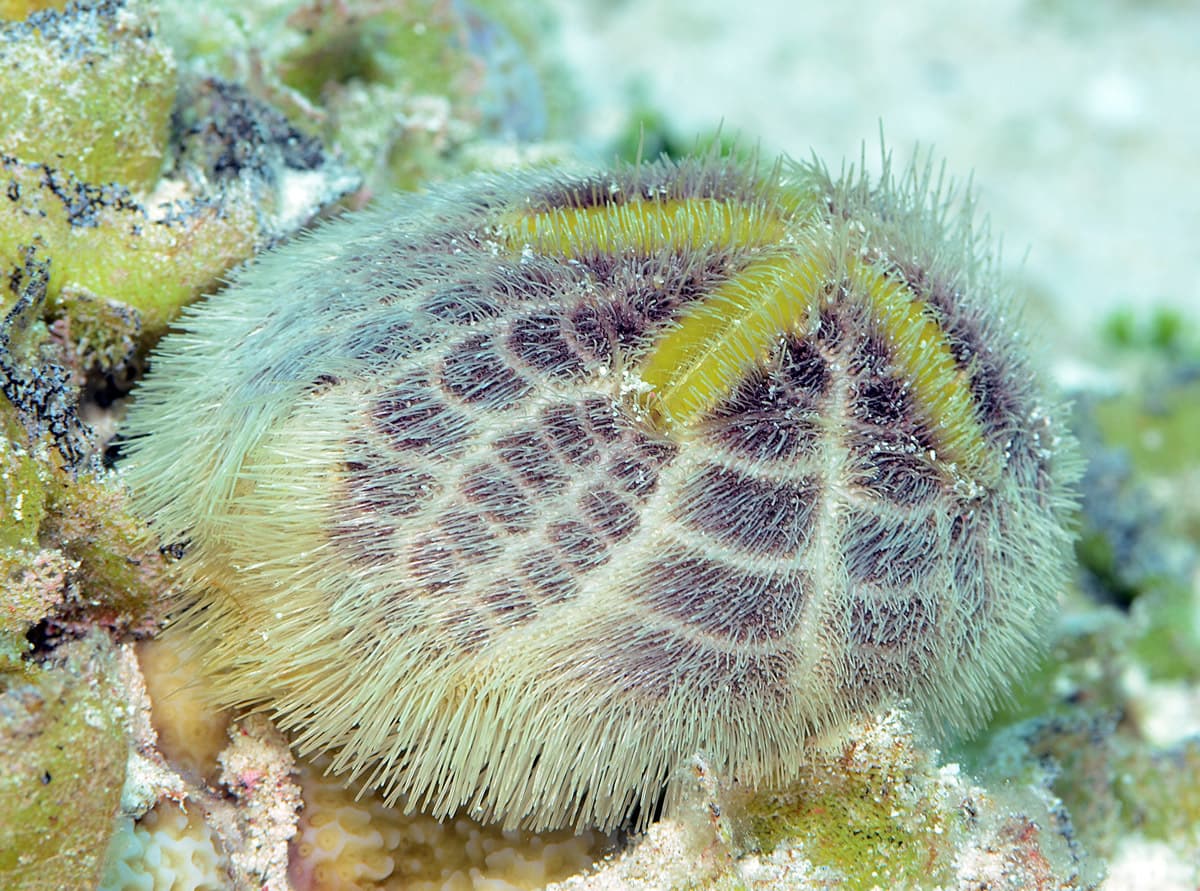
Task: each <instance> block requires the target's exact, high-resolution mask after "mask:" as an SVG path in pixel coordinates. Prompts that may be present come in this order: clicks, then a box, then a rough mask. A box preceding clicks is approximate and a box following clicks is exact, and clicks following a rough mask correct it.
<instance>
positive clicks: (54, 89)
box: [0, 0, 175, 192]
mask: <svg viewBox="0 0 1200 891" xmlns="http://www.w3.org/2000/svg"><path fill="white" fill-rule="evenodd" d="M141 9H143V7H142V6H141V4H140V3H136V2H129V3H127V2H123V0H102V2H86V0H85V2H78V3H75V4H74V5H73V6H72V8H71V10H70V11H61V12H60V11H55V10H49V11H44V12H37V13H34V14H33V15H31V16H30V17H29V18H28V19H26V20H25V21H21V22H14V23H0V66H2V67H3V70H4V77H3V78H0V134H2V137H3V138H2V139H0V149H2V150H3V152H4V154H5V155H10V156H14V157H17V158H21V159H23V160H26V161H43V160H44V161H50V160H51V159H55V160H56V161H57V163H58V164H59V165H61V166H62V167H63V168H64V169H65V171H66V172H69V173H71V174H72V175H74V176H76V177H78V178H79V179H81V180H83V181H85V182H90V183H97V184H100V183H110V182H118V183H122V184H123V185H124V186H126V187H127V188H129V189H132V190H133V191H136V192H140V191H144V190H148V189H149V188H151V187H152V186H153V185H154V183H155V182H157V181H158V177H159V173H160V170H161V168H162V165H163V161H164V159H165V157H166V152H167V137H168V130H169V124H170V117H171V108H172V106H173V104H174V101H175V61H174V59H173V57H172V55H171V52H170V50H168V49H167V48H166V47H165V46H163V45H162V43H161V42H160V41H158V40H155V39H154V36H153V27H152V23H151V22H150V21H149V20H148V19H147V17H146V16H145V15H144V14H139V11H140V10H141Z"/></svg>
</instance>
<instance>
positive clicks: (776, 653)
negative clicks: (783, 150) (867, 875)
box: [126, 156, 1077, 828]
mask: <svg viewBox="0 0 1200 891" xmlns="http://www.w3.org/2000/svg"><path fill="white" fill-rule="evenodd" d="M948 206H949V201H948V198H947V197H946V196H945V195H944V194H943V192H942V190H941V189H940V187H939V186H938V184H937V183H932V184H931V182H930V176H929V172H928V169H919V168H914V169H912V170H909V171H908V172H906V173H905V174H903V175H902V176H900V177H899V179H898V180H897V178H895V177H894V176H893V175H891V174H890V173H887V172H885V174H884V176H883V178H882V180H881V181H880V182H878V183H875V184H873V183H871V182H869V181H868V179H867V178H865V177H864V176H862V175H858V174H854V173H852V174H850V175H847V176H844V177H843V178H841V179H840V180H834V179H832V178H831V177H830V176H829V175H828V174H827V173H826V172H825V170H824V169H823V168H822V167H820V166H819V165H817V164H815V163H813V164H799V165H798V164H793V163H790V162H782V163H780V164H778V165H776V166H774V167H772V168H769V169H761V168H757V167H755V166H752V165H747V164H743V163H741V162H738V161H735V160H733V159H731V158H727V157H717V156H708V157H704V158H700V159H697V160H689V161H683V162H679V163H672V162H665V161H664V162H659V163H656V164H650V165H643V166H637V167H622V168H619V169H616V170H614V171H611V172H604V173H594V174H586V175H572V174H567V173H560V172H533V173H518V174H512V175H508V176H500V177H479V178H474V179H470V180H466V181H463V182H460V183H458V184H454V185H450V186H444V187H440V188H438V189H435V190H434V191H432V192H431V193H430V194H429V195H427V196H424V197H414V196H410V195H405V196H397V197H395V198H392V199H390V200H387V201H385V202H382V203H381V204H380V205H379V206H378V207H376V208H375V209H373V210H370V211H367V212H365V213H361V214H358V215H354V216H349V217H347V218H345V219H343V220H341V221H338V222H335V223H332V224H330V225H327V226H325V227H323V228H321V229H319V230H318V231H317V232H315V233H314V234H312V235H309V236H306V237H304V238H301V239H299V240H297V241H296V242H295V243H293V244H291V245H290V246H288V247H285V248H283V249H282V250H280V251H278V252H277V253H274V254H272V255H269V256H267V257H265V258H263V259H262V260H260V261H259V262H257V263H256V264H254V265H253V266H252V267H251V268H249V269H248V270H246V271H244V272H243V273H242V274H241V275H240V277H239V278H238V280H237V281H236V282H235V283H234V284H233V285H232V286H231V287H230V288H229V289H228V290H226V291H225V292H224V293H222V294H220V295H218V296H217V297H214V298H212V299H211V300H209V301H208V302H207V303H206V304H205V305H203V306H201V307H199V308H197V309H195V310H194V311H192V312H191V313H189V314H188V315H187V316H186V317H185V318H184V320H183V323H182V325H183V328H184V331H183V332H182V333H179V334H175V335H172V336H170V337H169V338H167V339H166V341H164V343H163V346H162V348H161V350H160V351H159V353H158V354H157V355H156V357H155V359H154V363H153V372H152V374H151V375H150V377H149V379H148V380H147V381H146V383H145V384H144V385H143V386H142V387H141V389H140V390H139V391H138V393H137V398H136V403H135V405H134V407H133V409H132V411H131V413H130V416H129V420H128V424H127V427H126V430H127V432H128V433H129V434H130V435H131V437H132V440H133V441H132V443H131V445H130V452H131V455H130V458H129V461H128V462H127V463H128V465H129V466H128V478H129V480H130V482H131V484H132V486H133V488H134V490H135V492H136V494H137V497H138V499H139V502H140V504H141V506H142V508H143V509H144V510H145V512H146V513H147V515H148V516H151V517H153V518H154V522H155V527H156V529H157V530H158V532H159V534H160V535H161V536H162V537H163V539H164V540H165V541H186V542H187V556H186V557H185V558H184V560H183V561H182V562H181V563H180V570H181V572H182V573H183V575H184V578H185V580H186V583H187V588H188V590H189V591H190V593H191V596H192V603H191V605H190V606H188V607H187V608H186V609H185V610H184V612H183V615H182V619H181V621H180V623H179V625H178V628H179V629H180V631H181V632H182V633H187V634H191V635H195V636H198V637H199V639H200V641H201V643H202V645H203V646H204V647H205V648H206V649H207V651H208V664H209V670H210V672H211V674H212V676H213V678H214V680H215V682H216V685H217V687H218V689H219V690H220V695H221V697H222V702H223V703H225V704H232V705H238V706H250V705H256V704H266V705H267V706H268V707H269V708H270V709H271V712H272V714H273V715H274V716H275V718H276V720H277V721H278V723H279V724H280V725H281V726H283V727H284V728H286V729H287V730H289V731H290V732H291V733H292V734H293V735H294V738H295V741H296V744H297V745H298V746H299V748H300V749H302V750H304V751H313V750H327V751H330V752H332V753H333V754H334V762H335V768H336V769H338V770H342V771H348V772H350V773H352V774H353V775H354V776H355V777H357V778H358V779H359V781H364V782H366V783H369V784H373V785H380V786H382V787H384V789H385V790H386V791H387V792H388V793H389V794H392V795H394V796H395V797H397V798H398V799H399V798H400V797H401V796H402V797H403V800H404V801H405V802H406V803H407V804H408V805H409V806H413V807H416V806H421V807H426V808H431V809H432V810H433V811H434V812H435V813H437V814H449V813H452V812H454V811H455V810H456V809H458V808H460V807H467V808H469V809H470V810H471V811H472V812H473V813H474V814H475V815H477V816H481V817H484V818H493V819H497V820H500V821H503V822H504V823H505V824H506V825H517V824H524V825H528V826H531V827H535V828H540V827H546V826H554V825H567V824H575V825H594V826H599V827H602V828H611V827H613V826H614V825H617V824H618V823H620V822H622V821H629V820H632V821H633V822H634V823H635V824H637V823H642V822H644V821H645V820H646V819H647V818H648V816H649V815H650V814H651V813H652V811H653V810H654V807H655V805H656V802H658V801H659V799H660V797H661V796H662V794H663V789H664V787H666V789H667V793H668V801H669V799H670V796H671V794H673V792H674V789H675V778H676V776H678V771H679V770H680V768H681V765H683V764H684V763H686V761H687V759H688V758H689V757H690V756H691V755H692V754H693V753H695V752H697V751H702V752H703V753H705V755H706V757H707V758H708V759H709V760H710V762H711V763H712V764H713V765H714V766H715V767H716V768H717V769H719V770H721V771H723V772H724V773H726V774H727V775H731V776H735V777H737V778H738V779H739V780H740V781H742V782H744V783H750V784H768V783H774V782H780V781H785V780H786V779H788V777H789V776H790V775H791V773H792V771H793V769H794V765H795V764H796V763H797V761H798V759H800V758H802V757H803V747H804V745H805V742H806V740H808V739H810V738H811V737H812V736H813V734H814V733H815V732H818V731H826V730H830V729H836V728H837V726H838V725H839V723H840V722H842V721H843V720H844V719H845V718H846V716H847V715H849V714H851V713H854V712H858V711H861V710H869V709H874V708H877V707H879V706H880V705H882V704H885V703H888V702H891V701H895V700H897V699H900V698H909V699H911V700H912V701H913V702H914V703H916V705H917V706H919V707H920V708H921V709H922V710H923V711H924V712H925V713H926V714H929V715H931V716H932V717H933V718H934V719H935V720H945V721H948V722H951V723H954V724H959V725H962V724H967V723H970V722H971V721H972V720H973V719H975V718H976V717H977V716H978V715H979V714H980V712H981V711H983V710H984V709H985V708H986V707H987V706H988V704H989V703H990V702H991V700H992V699H993V698H994V696H995V695H996V694H997V692H998V691H1000V690H1002V689H1003V688H1004V687H1005V686H1006V685H1007V684H1009V683H1010V682H1011V680H1012V679H1013V674H1014V672H1015V671H1019V669H1020V666H1021V665H1022V664H1023V663H1025V662H1026V661H1027V660H1028V658H1029V657H1030V655H1031V654H1032V653H1033V652H1034V651H1035V649H1036V645H1037V642H1038V640H1039V637H1040V634H1041V629H1042V628H1043V627H1044V625H1045V623H1046V619H1047V616H1048V614H1049V612H1050V610H1051V609H1052V606H1053V603H1054V599H1055V593H1056V590H1057V588H1058V586H1059V585H1060V583H1061V582H1062V581H1063V577H1064V572H1065V569H1064V566H1065V562H1066V553H1067V549H1068V544H1069V535H1068V532H1067V531H1066V529H1065V515H1066V513H1067V511H1068V509H1069V506H1070V500H1071V495H1070V491H1069V490H1070V485H1071V484H1072V483H1073V481H1074V478H1075V476H1076V475H1077V467H1076V465H1077V461H1076V458H1075V457H1074V451H1073V445H1072V443H1071V440H1070V438H1069V436H1067V435H1066V434H1065V433H1064V430H1063V427H1062V420H1061V414H1062V412H1061V409H1059V408H1058V406H1057V405H1055V404H1054V403H1053V402H1051V401H1048V400H1047V398H1046V396H1045V395H1044V394H1043V391H1042V389H1041V387H1040V386H1039V384H1038V383H1037V381H1036V378H1035V377H1034V376H1033V374H1032V373H1031V370H1030V367H1029V363H1028V361H1027V359H1026V356H1025V355H1024V352H1023V348H1022V346H1021V342H1020V339H1019V337H1018V336H1017V335H1016V334H1015V333H1014V331H1013V329H1012V325H1011V323H1012V319H1013V316H1014V315H1015V313H1014V312H1012V311H1011V310H1010V309H1007V308H1002V307H1001V305H1000V298H999V297H998V296H997V293H996V291H995V286H994V284H993V283H992V281H991V278H990V274H989V271H988V268H987V263H986V261H985V260H983V259H980V257H981V252H980V246H979V244H978V243H977V242H978V238H977V237H976V235H975V234H974V233H973V232H972V229H971V226H970V222H969V219H967V217H966V216H965V215H958V214H953V213H951V212H950V211H949V210H948Z"/></svg>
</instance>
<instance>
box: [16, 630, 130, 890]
mask: <svg viewBox="0 0 1200 891" xmlns="http://www.w3.org/2000/svg"><path fill="white" fill-rule="evenodd" d="M115 674H116V653H115V649H114V647H113V645H112V644H111V642H110V641H109V640H108V638H107V636H105V635H103V634H101V633H93V634H90V635H89V636H88V637H87V638H85V639H84V640H81V641H78V642H74V643H71V644H67V645H65V646H62V647H60V648H59V649H58V650H57V651H56V652H55V655H54V659H53V661H52V662H51V663H48V664H46V665H43V666H37V667H36V668H34V669H32V670H31V671H28V672H24V673H2V672H0V814H3V815H4V819H3V820H0V886H3V887H4V888H5V889H7V891H40V889H45V888H55V889H59V891H75V889H78V891H89V889H92V888H94V887H95V886H96V882H97V880H98V879H99V877H100V871H101V869H102V867H103V864H104V856H105V852H106V850H107V848H108V843H109V837H110V835H111V834H112V830H113V826H114V820H115V818H116V814H117V806H118V803H119V801H120V796H121V785H122V783H123V782H124V777H125V765H126V760H127V740H126V717H125V705H124V703H123V701H122V693H121V692H120V691H119V690H118V689H117V688H116V687H115V684H114V682H115Z"/></svg>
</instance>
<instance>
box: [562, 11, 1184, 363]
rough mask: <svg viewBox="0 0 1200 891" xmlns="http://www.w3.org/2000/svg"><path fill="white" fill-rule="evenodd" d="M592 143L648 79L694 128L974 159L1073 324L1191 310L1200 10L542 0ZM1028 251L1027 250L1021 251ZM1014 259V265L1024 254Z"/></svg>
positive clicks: (1027, 275)
mask: <svg viewBox="0 0 1200 891" xmlns="http://www.w3.org/2000/svg"><path fill="white" fill-rule="evenodd" d="M554 6H555V7H556V8H557V9H558V12H559V15H560V16H561V19H562V31H561V35H560V39H561V47H562V50H561V51H562V52H563V54H564V56H565V60H566V63H567V66H568V67H569V68H571V69H573V70H574V71H575V72H576V74H577V77H578V85H579V87H580V88H581V89H582V91H583V92H584V94H585V96H587V97H588V108H589V109H590V112H589V114H588V117H587V121H586V130H585V133H584V134H583V136H584V138H591V139H592V140H594V144H596V145H599V144H600V143H601V141H602V140H603V139H604V138H605V137H608V136H611V135H612V133H613V132H614V130H615V129H617V128H619V127H620V126H621V124H622V122H623V121H624V120H625V116H626V115H628V113H629V109H630V107H631V106H632V104H633V103H632V101H631V97H632V96H634V95H636V94H637V93H638V91H639V90H640V91H641V95H643V96H645V97H646V99H647V100H648V101H649V103H650V104H651V105H652V106H653V107H656V108H659V109H661V110H663V111H665V112H666V113H667V114H668V117H669V119H670V120H671V121H672V122H673V123H674V124H676V125H677V127H678V128H679V130H680V132H681V133H683V134H690V133H692V132H698V131H700V130H703V129H707V128H710V127H712V126H713V125H714V124H716V123H717V122H719V121H722V120H723V121H724V122H725V127H726V129H727V130H729V131H733V132H737V133H740V134H744V135H745V136H746V137H748V138H750V139H751V140H758V139H761V141H762V145H763V147H764V148H765V149H767V150H768V151H769V152H775V151H786V152H787V153H789V154H792V155H795V156H805V155H807V154H808V152H809V150H810V148H815V149H816V150H817V152H818V154H820V156H821V157H823V158H824V159H826V161H828V162H830V163H832V164H836V163H838V159H840V158H842V157H844V156H852V157H853V158H857V157H858V154H859V148H860V145H861V143H862V141H863V140H866V141H867V143H868V148H869V155H870V156H871V159H872V160H874V159H875V158H877V155H878V152H877V151H875V147H876V145H877V135H878V129H879V123H880V121H882V122H883V125H884V128H885V130H886V133H887V138H888V142H889V144H890V145H891V146H893V147H894V148H895V149H896V151H897V155H898V156H899V157H901V158H907V157H908V156H909V155H910V153H911V149H912V146H913V145H914V143H916V142H918V141H919V142H920V143H921V144H922V145H932V146H933V147H934V148H935V150H936V152H937V154H938V155H940V156H943V157H945V158H946V159H947V161H948V169H949V170H950V172H952V173H954V174H955V175H960V176H965V175H967V174H969V173H970V172H971V171H972V170H974V175H975V183H976V186H977V189H978V194H979V199H980V207H981V209H983V210H984V211H986V212H987V213H988V214H989V216H990V217H991V221H992V225H993V229H994V231H995V232H997V233H998V234H1001V235H1002V236H1003V238H1004V245H1005V247H1004V255H1005V260H1006V264H1005V265H1006V266H1007V267H1009V269H1010V270H1012V272H1013V274H1014V275H1015V276H1017V277H1018V278H1017V280H1018V281H1019V282H1020V284H1021V285H1022V287H1023V289H1024V290H1027V291H1030V292H1032V293H1033V294H1035V295H1040V296H1042V297H1044V298H1047V299H1048V300H1049V301H1050V302H1051V303H1052V304H1053V305H1054V306H1055V307H1056V309H1055V314H1056V315H1058V316H1059V317H1060V318H1061V319H1062V321H1063V322H1064V323H1065V325H1064V328H1065V330H1064V331H1063V332H1060V333H1062V334H1068V336H1067V337H1066V339H1067V340H1075V341H1078V339H1079V338H1078V337H1072V336H1069V333H1070V332H1072V331H1074V332H1075V333H1076V334H1081V333H1082V331H1081V330H1080V329H1083V328H1087V329H1089V330H1094V328H1095V321H1094V319H1095V318H1096V317H1098V316H1099V315H1100V314H1103V313H1106V312H1108V311H1111V310H1112V309H1114V308H1116V307H1122V306H1129V305H1131V304H1133V303H1134V302H1136V303H1137V304H1139V305H1159V304H1162V305H1167V306H1172V307H1175V308H1177V309H1182V310H1185V311H1188V312H1190V313H1191V314H1192V315H1193V316H1200V4H1196V3H1189V2H1184V0H1177V2H1169V0H1159V2H1148V3H1137V2H1134V0H1124V2H1122V0H1097V2H1094V3H1087V2H1084V0H1065V2H1064V0H1058V2H1055V0H994V2H989V3H973V2H966V3H964V2H962V0H923V2H914V3H886V2H883V0H870V2H852V0H850V2H847V0H843V2H832V3H816V2H811V3H809V2H794V0H792V2H789V0H740V2H724V0H624V2H616V3H612V2H603V0H554ZM1026 250H1028V257H1027V258H1025V257H1024V255H1025V253H1026ZM1022 260H1024V264H1023V268H1022Z"/></svg>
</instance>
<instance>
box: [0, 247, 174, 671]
mask: <svg viewBox="0 0 1200 891" xmlns="http://www.w3.org/2000/svg"><path fill="white" fill-rule="evenodd" d="M7 278H8V281H9V282H10V284H12V285H13V286H14V287H15V288H16V290H17V292H18V295H19V296H18V299H17V301H16V303H15V304H14V305H13V307H12V308H11V309H10V310H9V311H8V313H7V314H6V315H5V317H4V318H3V319H2V320H0V434H2V437H3V438H0V518H3V522H2V523H0V590H2V591H3V599H2V601H0V662H4V663H9V664H15V663H16V662H17V660H18V659H19V658H20V657H21V656H22V655H23V654H24V653H25V652H26V650H27V649H28V644H27V643H26V641H25V639H24V637H25V635H26V633H27V632H28V631H29V629H30V628H31V627H32V626H34V625H36V624H38V623H40V622H42V621H44V620H46V619H48V618H54V619H55V620H56V621H59V622H66V621H75V620H81V619H84V618H87V619H88V620H89V621H94V622H99V623H102V624H104V625H106V626H108V627H113V628H129V627H131V626H133V625H135V624H136V623H138V622H140V621H141V620H142V619H143V618H144V617H145V616H146V614H147V613H148V611H149V610H150V607H151V604H152V602H153V601H154V600H155V598H156V596H157V594H158V590H159V587H160V586H161V584H162V576H161V570H162V567H163V560H162V557H161V555H160V554H159V552H158V550H157V548H156V547H154V545H153V543H152V542H151V541H150V539H149V536H148V535H147V534H146V533H145V530H144V528H143V527H142V526H141V525H140V524H139V523H138V522H136V521H135V520H134V518H133V516H132V515H131V514H130V513H129V510H128V504H127V496H126V494H125V492H124V491H123V489H122V488H121V487H120V486H119V485H117V484H116V483H115V482H114V480H113V479H112V476H111V474H109V473H106V472H104V471H102V470H100V468H99V467H98V465H97V462H96V460H95V459H96V456H95V454H94V443H93V441H92V435H91V431H90V430H89V428H88V427H87V425H86V424H84V423H83V422H82V421H81V420H80V418H79V414H78V409H77V404H76V395H77V394H76V386H75V385H74V383H73V382H72V380H71V375H70V373H69V370H68V369H67V368H66V366H65V363H64V361H63V356H62V345H61V344H58V345H57V348H56V345H55V344H53V343H51V342H49V341H48V340H47V339H46V338H45V337H44V331H42V330H40V328H41V323H40V321H39V320H40V317H41V314H42V307H41V304H42V303H43V302H44V301H45V299H46V293H47V285H48V281H49V275H48V270H47V264H45V263H43V262H39V261H38V260H37V257H36V254H35V253H34V252H27V253H26V256H25V263H24V265H23V266H22V267H20V268H18V269H16V270H13V271H12V273H11V274H10V275H9V276H7Z"/></svg>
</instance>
